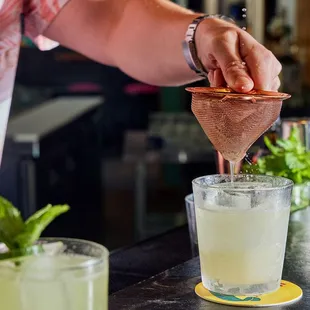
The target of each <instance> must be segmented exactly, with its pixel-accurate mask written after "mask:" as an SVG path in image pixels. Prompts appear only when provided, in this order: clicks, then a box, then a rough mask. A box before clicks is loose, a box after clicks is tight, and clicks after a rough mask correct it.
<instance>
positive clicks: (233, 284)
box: [193, 175, 293, 295]
mask: <svg viewBox="0 0 310 310" xmlns="http://www.w3.org/2000/svg"><path fill="white" fill-rule="evenodd" d="M233 181H234V182H233V183H232V182H231V176H230V175H210V176H203V177H200V178H197V179H195V180H193V190H194V199H195V208H196V221H197V233H198V246H199V255H200V264H201V276H202V283H203V286H204V287H205V288H207V289H208V290H210V291H213V292H216V293H221V294H227V295H261V294H266V293H270V292H273V291H276V290H277V289H278V288H279V287H280V281H281V276H282V270H283V261H284V254H285V246H286V238H287V230H288V221H289V216H290V204H291V192H292V187H293V182H292V181H290V180H288V179H285V178H281V177H273V176H262V175H235V176H234V180H233Z"/></svg>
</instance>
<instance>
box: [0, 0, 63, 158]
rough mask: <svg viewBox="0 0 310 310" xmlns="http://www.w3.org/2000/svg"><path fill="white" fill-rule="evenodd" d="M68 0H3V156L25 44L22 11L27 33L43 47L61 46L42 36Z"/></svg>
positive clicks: (0, 15)
mask: <svg viewBox="0 0 310 310" xmlns="http://www.w3.org/2000/svg"><path fill="white" fill-rule="evenodd" d="M67 2H68V0H0V160H1V153H2V147H3V142H4V135H5V130H6V125H7V119H8V114H9V110H10V104H11V98H12V93H13V87H14V80H15V74H16V67H17V62H18V55H19V49H20V44H21V37H22V36H21V14H24V16H25V24H24V25H25V35H26V36H28V37H29V38H30V39H32V40H33V41H34V42H35V43H36V44H37V45H38V47H39V48H40V49H42V50H47V49H51V48H53V47H55V46H57V43H56V42H53V41H51V40H48V39H47V38H44V37H42V36H41V34H42V33H43V32H44V30H45V29H46V28H47V27H48V26H49V24H50V23H51V22H52V21H53V19H54V17H55V16H56V15H57V14H58V12H59V11H60V10H61V8H62V7H63V6H64V5H65V4H66V3H67Z"/></svg>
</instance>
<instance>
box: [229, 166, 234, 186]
mask: <svg viewBox="0 0 310 310" xmlns="http://www.w3.org/2000/svg"><path fill="white" fill-rule="evenodd" d="M229 166H230V182H231V183H234V174H235V163H233V162H231V161H230V162H229Z"/></svg>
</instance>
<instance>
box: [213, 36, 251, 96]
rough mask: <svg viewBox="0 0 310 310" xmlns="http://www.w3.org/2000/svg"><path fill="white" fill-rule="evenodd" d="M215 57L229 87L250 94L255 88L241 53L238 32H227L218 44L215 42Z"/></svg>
mask: <svg viewBox="0 0 310 310" xmlns="http://www.w3.org/2000/svg"><path fill="white" fill-rule="evenodd" d="M213 55H214V57H215V58H216V60H217V62H218V64H219V66H220V68H221V70H222V75H223V77H224V79H225V81H226V83H227V84H228V86H229V87H231V88H233V89H234V90H236V91H239V92H248V91H250V90H251V89H253V87H254V84H255V83H254V81H253V80H252V78H251V77H250V75H249V72H248V70H247V66H246V63H245V62H244V61H243V59H242V58H241V55H240V53H239V37H238V32H237V31H226V33H223V34H222V35H221V38H220V40H219V41H218V42H214V47H213Z"/></svg>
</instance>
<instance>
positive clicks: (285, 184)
mask: <svg viewBox="0 0 310 310" xmlns="http://www.w3.org/2000/svg"><path fill="white" fill-rule="evenodd" d="M238 176H241V177H242V176H244V177H253V178H261V179H263V178H270V179H277V180H282V181H283V184H281V185H278V186H274V185H273V186H271V187H262V188H260V189H259V190H260V191H273V190H283V189H287V188H290V187H293V185H294V182H293V181H292V180H290V179H288V178H284V177H279V176H273V175H264V174H238V175H234V177H238ZM216 177H224V178H225V177H226V178H230V177H231V175H230V174H210V175H205V176H200V177H198V178H195V179H194V180H193V181H192V184H193V185H194V186H197V187H199V188H200V189H217V190H218V189H219V187H218V186H217V185H218V184H224V183H229V182H224V183H214V184H209V185H207V184H201V183H200V182H199V181H200V180H201V179H203V178H216ZM254 182H255V181H253V183H254ZM256 182H258V183H260V181H259V180H257V181H256ZM261 183H263V182H261ZM231 190H232V191H233V190H234V188H233V187H232V188H231ZM235 190H236V191H241V190H242V191H245V192H253V191H257V189H255V188H242V189H241V188H235Z"/></svg>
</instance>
